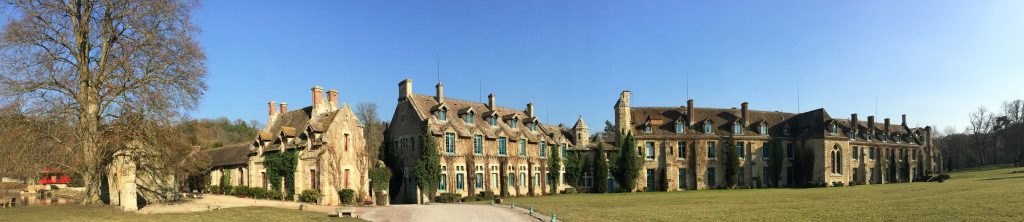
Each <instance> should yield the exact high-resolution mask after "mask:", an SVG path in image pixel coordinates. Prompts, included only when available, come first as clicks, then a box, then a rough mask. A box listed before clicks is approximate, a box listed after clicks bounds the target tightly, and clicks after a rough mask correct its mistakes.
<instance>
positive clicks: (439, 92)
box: [436, 82, 444, 103]
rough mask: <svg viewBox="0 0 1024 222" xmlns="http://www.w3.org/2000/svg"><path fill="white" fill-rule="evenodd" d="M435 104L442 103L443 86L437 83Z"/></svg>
mask: <svg viewBox="0 0 1024 222" xmlns="http://www.w3.org/2000/svg"><path fill="white" fill-rule="evenodd" d="M436 87H437V98H436V99H437V103H444V85H441V83H440V82H439V83H437V86H436Z"/></svg>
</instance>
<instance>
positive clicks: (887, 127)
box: [885, 118, 889, 134]
mask: <svg viewBox="0 0 1024 222" xmlns="http://www.w3.org/2000/svg"><path fill="white" fill-rule="evenodd" d="M885 133H886V134H888V133H889V118H885Z"/></svg>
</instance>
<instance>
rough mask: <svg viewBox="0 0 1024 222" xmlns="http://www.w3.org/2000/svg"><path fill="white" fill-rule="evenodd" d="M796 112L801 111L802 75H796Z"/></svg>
mask: <svg viewBox="0 0 1024 222" xmlns="http://www.w3.org/2000/svg"><path fill="white" fill-rule="evenodd" d="M796 113H797V114H799V113H800V76H799V75H797V77H796Z"/></svg>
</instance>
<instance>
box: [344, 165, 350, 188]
mask: <svg viewBox="0 0 1024 222" xmlns="http://www.w3.org/2000/svg"><path fill="white" fill-rule="evenodd" d="M348 172H349V169H345V175H343V176H344V179H345V188H348V187H349V186H348V175H349V173H348Z"/></svg>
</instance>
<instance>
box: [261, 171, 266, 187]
mask: <svg viewBox="0 0 1024 222" xmlns="http://www.w3.org/2000/svg"><path fill="white" fill-rule="evenodd" d="M260 179H261V180H263V188H267V172H260Z"/></svg>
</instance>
